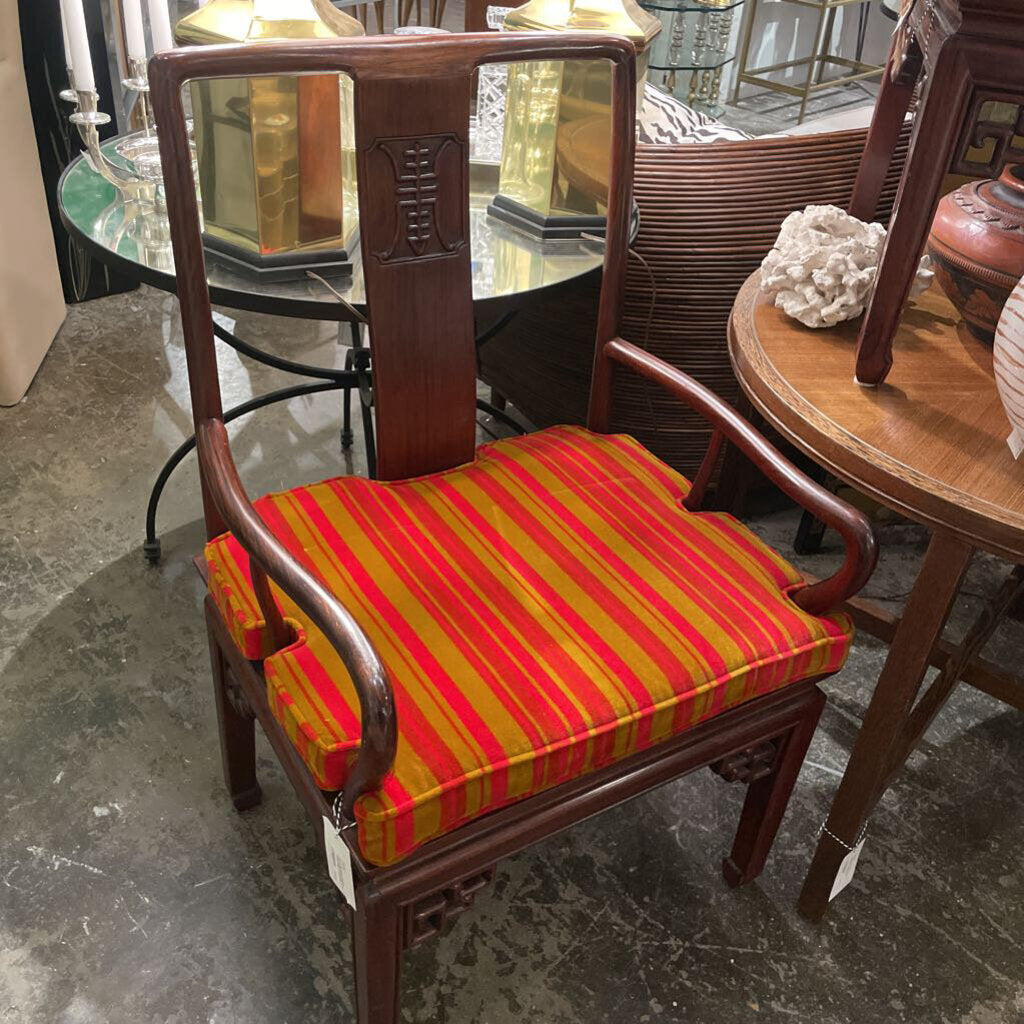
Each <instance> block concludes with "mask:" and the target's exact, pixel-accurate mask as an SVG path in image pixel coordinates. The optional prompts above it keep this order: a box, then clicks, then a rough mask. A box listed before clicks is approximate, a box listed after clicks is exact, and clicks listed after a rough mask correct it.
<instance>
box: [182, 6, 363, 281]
mask: <svg viewBox="0 0 1024 1024" xmlns="http://www.w3.org/2000/svg"><path fill="white" fill-rule="evenodd" d="M358 35H363V26H362V25H361V24H360V23H359V22H358V21H356V20H355V18H350V17H349V16H348V15H347V14H343V13H341V12H340V11H338V10H336V9H335V8H334V7H333V6H332V5H331V4H330V2H329V0H211V2H210V3H209V4H207V5H206V6H205V7H201V8H200V9H199V10H197V11H195V12H194V13H192V14H190V15H188V16H187V17H185V18H183V19H182V20H181V21H180V22H179V23H178V26H177V28H176V30H175V38H176V41H177V42H178V43H179V44H181V45H186V46H197V45H198V46H202V45H210V44H213V43H255V42H264V41H272V40H282V39H322V38H325V37H337V36H358ZM192 113H193V118H194V123H195V139H196V155H197V159H198V165H199V187H200V191H201V193H202V198H203V233H204V239H205V242H206V246H207V248H208V249H210V250H212V251H213V252H215V253H216V254H217V256H218V257H219V258H220V259H222V260H226V261H228V262H229V263H231V264H232V265H233V266H235V267H236V268H241V269H244V270H246V271H249V272H255V273H258V274H260V275H261V276H265V277H274V278H290V277H301V276H303V275H304V274H305V272H306V270H307V269H313V270H316V271H317V272H318V273H321V274H323V273H330V274H342V273H346V272H348V271H350V270H351V266H352V265H351V260H350V258H349V252H350V250H351V247H352V242H353V236H354V234H355V231H356V229H357V227H358V205H357V198H356V169H355V138H354V129H353V116H352V80H351V79H350V78H349V77H348V76H347V75H308V76H296V77H277V78H271V77H259V78H226V79H211V80H207V81H201V82H195V83H193V85H192ZM333 140H337V141H336V143H334V141H333Z"/></svg>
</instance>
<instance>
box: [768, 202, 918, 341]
mask: <svg viewBox="0 0 1024 1024" xmlns="http://www.w3.org/2000/svg"><path fill="white" fill-rule="evenodd" d="M885 233H886V232H885V228H883V227H882V226H881V224H865V223H864V221H862V220H858V219H857V218H856V217H851V216H850V215H849V214H848V213H846V212H845V211H844V210H841V209H839V207H838V206H808V207H807V208H806V209H804V210H798V211H797V212H795V213H791V214H790V215H789V216H788V217H787V218H786V219H785V220H784V221H783V222H782V229H781V231H780V232H779V237H778V238H777V239H776V242H775V247H774V248H773V249H772V251H771V252H770V253H768V255H767V256H766V257H765V258H764V262H763V263H762V264H761V286H762V287H763V288H764V289H765V291H767V292H769V293H770V294H772V295H774V296H775V305H776V306H778V307H779V308H780V309H781V310H783V311H784V312H785V313H787V314H788V315H789V316H791V317H793V318H794V319H796V320H799V321H800V323H802V324H804V325H805V326H807V327H832V326H833V325H835V324H837V323H840V322H841V321H843V320H852V319H853V318H854V317H858V316H860V315H861V313H863V312H864V309H865V307H866V306H867V304H868V300H869V299H870V298H871V290H872V289H873V288H874V285H875V275H876V274H877V272H878V261H879V259H880V258H881V255H882V245H883V243H884V242H885ZM930 267H931V260H929V259H928V257H927V256H925V257H924V258H923V259H922V260H921V265H920V267H919V268H918V271H917V278H916V280H915V282H914V287H913V289H912V292H911V294H913V295H917V294H919V293H920V292H923V291H924V290H925V289H926V288H927V287H928V286H929V285H930V284H931V282H932V278H933V277H934V273H933V271H932V270H931V269H930Z"/></svg>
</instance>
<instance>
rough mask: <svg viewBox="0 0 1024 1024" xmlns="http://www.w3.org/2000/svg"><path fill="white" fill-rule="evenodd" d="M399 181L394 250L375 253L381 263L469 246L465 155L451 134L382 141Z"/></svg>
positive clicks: (376, 148) (377, 149)
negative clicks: (466, 221)
mask: <svg viewBox="0 0 1024 1024" xmlns="http://www.w3.org/2000/svg"><path fill="white" fill-rule="evenodd" d="M374 153H383V154H384V155H385V156H386V157H387V158H388V162H389V164H390V173H391V175H392V176H393V179H394V188H393V202H394V218H393V219H394V225H393V229H392V230H393V234H392V238H391V242H390V245H389V246H388V247H387V248H385V249H376V250H374V256H376V258H377V259H378V260H380V262H381V263H394V262H397V261H399V260H414V259H426V258H429V257H433V256H448V255H450V254H451V253H454V252H457V251H458V250H459V249H461V248H462V246H464V245H465V244H466V224H465V201H464V199H463V198H462V197H463V195H464V192H465V182H464V180H463V179H464V175H465V151H464V146H463V144H462V142H460V141H459V139H458V138H457V137H456V136H455V135H454V134H452V133H451V132H447V133H444V134H438V135H422V136H406V137H403V138H392V139H378V140H377V141H376V142H375V143H374V145H373V147H372V149H371V155H372V154H374Z"/></svg>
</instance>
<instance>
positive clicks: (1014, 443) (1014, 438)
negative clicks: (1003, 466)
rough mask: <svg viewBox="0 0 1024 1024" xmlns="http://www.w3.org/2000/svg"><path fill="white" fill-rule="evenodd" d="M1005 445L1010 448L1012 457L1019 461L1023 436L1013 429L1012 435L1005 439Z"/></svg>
mask: <svg viewBox="0 0 1024 1024" xmlns="http://www.w3.org/2000/svg"><path fill="white" fill-rule="evenodd" d="M1006 443H1007V444H1008V445H1009V446H1010V451H1011V453H1012V454H1013V457H1014V458H1015V459H1019V458H1020V455H1021V452H1024V434H1021V432H1020V431H1019V430H1017V429H1016V427H1015V428H1014V430H1013V433H1011V434H1010V436H1009V437H1008V438H1007V439H1006Z"/></svg>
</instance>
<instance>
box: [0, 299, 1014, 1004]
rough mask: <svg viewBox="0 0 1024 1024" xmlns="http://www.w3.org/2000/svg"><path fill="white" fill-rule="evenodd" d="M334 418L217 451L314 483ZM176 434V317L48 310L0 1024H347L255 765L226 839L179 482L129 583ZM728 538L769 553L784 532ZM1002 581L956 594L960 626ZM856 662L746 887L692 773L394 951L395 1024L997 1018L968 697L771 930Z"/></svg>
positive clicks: (993, 713)
mask: <svg viewBox="0 0 1024 1024" xmlns="http://www.w3.org/2000/svg"><path fill="white" fill-rule="evenodd" d="M233 316H234V315H232V317H233ZM237 330H238V332H239V333H240V334H242V335H243V336H245V337H248V338H250V339H253V340H256V341H258V342H260V343H262V344H264V345H266V346H275V347H276V348H277V350H279V351H281V352H282V353H284V354H286V355H289V356H291V357H292V358H298V359H306V360H309V361H328V360H334V359H335V358H337V351H336V343H335V341H334V329H333V328H332V327H331V326H330V325H329V324H315V323H306V322H289V321H281V320H273V319H269V318H266V317H257V316H254V315H248V314H243V315H239V316H238V317H237ZM222 378H223V381H224V390H225V399H226V401H227V402H228V403H235V402H238V401H242V400H244V399H245V398H247V397H249V396H250V395H251V394H253V393H260V392H263V391H265V390H267V389H269V388H270V387H271V386H273V385H275V384H278V383H279V382H280V381H281V375H279V374H277V373H276V372H274V371H270V370H267V369H266V368H263V367H257V368H253V367H252V366H251V365H248V364H243V363H241V362H240V361H239V360H238V358H237V357H236V356H235V355H234V354H233V353H231V352H229V351H227V350H224V351H222ZM337 413H338V400H337V397H336V396H331V395H327V396H317V397H314V398H310V399H301V400H296V401H293V402H291V403H289V404H288V405H287V406H282V407H279V408H277V409H274V410H270V411H265V412H263V413H258V414H257V415H255V416H254V417H251V418H249V419H247V420H245V421H244V422H242V423H241V424H239V425H237V426H236V427H235V428H234V429H233V431H232V433H233V435H234V438H235V454H236V458H237V459H238V462H239V464H240V466H241V469H242V473H243V477H244V479H245V480H246V482H247V484H248V486H249V487H250V489H251V490H252V491H253V492H256V491H260V490H264V489H268V488H272V487H273V488H278V487H282V486H286V485H288V484H290V483H293V482H297V481H299V480H306V479H311V478H315V477H320V476H325V475H329V474H333V473H335V472H338V471H344V470H345V468H346V467H345V465H344V462H343V460H341V459H340V458H339V454H338V447H337V428H338V415H337ZM188 423H189V411H188V397H187V392H186V383H185V368H184V359H183V353H182V347H181V338H180V332H179V328H178V320H177V312H176V307H175V304H174V301H173V300H172V299H171V298H169V297H167V296H164V295H162V294H160V293H157V292H155V291H150V290H142V291H140V292H138V293H135V294H133V295H129V296H124V297H118V298H113V299H108V300H103V301H99V302H94V303H90V304H88V305H86V306H82V307H78V308H75V309H73V310H71V311H70V314H69V318H68V322H67V324H66V325H65V327H64V329H63V330H62V332H61V334H60V336H59V338H58V339H57V342H56V343H55V345H54V348H53V351H52V353H51V354H50V356H49V358H48V359H47V360H46V362H45V364H44V366H43V368H42V370H41V372H40V374H39V377H38V379H37V380H36V382H35V384H34V385H33V387H32V390H31V392H30V393H29V396H28V398H27V399H26V400H25V401H24V402H23V403H22V404H21V405H20V406H17V407H15V408H13V409H4V410H0V437H2V441H3V443H2V445H0V538H2V539H0V765H2V771H3V776H2V778H3V780H4V784H3V787H2V795H0V799H2V807H3V812H2V818H0V1021H2V1022H3V1024H15V1022H32V1024H37V1022H45V1024H93V1022H97V1024H99V1022H104V1024H122V1022H124V1024H128V1022H130V1024H149V1022H153V1024H157V1022H159V1024H172V1022H173V1024H192V1022H200V1021H203V1022H206V1021H208V1022H216V1024H235V1022H238V1024H242V1022H245V1024H299V1022H302V1024H317V1022H343V1021H349V1020H351V1019H352V1009H351V1006H352V1004H351V997H350V983H351V977H350V968H349V952H348V938H347V934H346V929H345V926H344V922H343V918H342V916H341V914H340V912H339V897H338V896H337V894H336V893H335V891H334V890H333V888H332V886H331V883H330V881H329V880H328V877H327V871H326V867H325V865H324V864H323V863H322V862H321V859H320V856H319V854H318V852H317V847H316V845H315V842H314V839H313V837H312V835H311V833H310V832H309V830H308V829H307V825H306V820H305V818H304V815H303V813H302V811H301V810H300V808H299V805H298V803H297V801H296V800H295V799H294V798H293V797H292V794H291V792H290V790H289V787H288V785H287V784H286V782H285V780H284V777H283V775H282V773H281V771H280V770H279V768H278V767H277V764H276V762H275V761H274V760H273V759H272V757H271V756H270V754H269V750H268V748H267V746H266V745H265V744H263V745H262V746H261V758H260V759H261V765H260V768H261V779H262V782H263V785H264V791H265V800H264V803H263V804H262V806H261V807H259V808H257V809H255V810H253V811H251V812H249V813H247V814H245V815H238V814H236V813H235V812H234V811H233V810H232V809H231V806H230V804H229V803H228V801H227V799H226V797H225V794H224V791H223V789H222V785H221V779H220V764H219V753H218V749H217V740H216V736H215V729H214V713H213V705H212V701H211V699H210V684H209V673H208V666H207V656H206V651H205V636H204V631H203V627H202V620H201V615H200V609H199V605H200V598H201V593H202V588H201V586H200V582H199V580H198V578H197V576H196V574H195V572H194V570H193V568H192V566H191V563H190V558H191V556H192V555H193V553H194V552H196V551H197V550H198V549H199V547H200V544H201V540H202V531H201V527H200V525H199V523H198V521H197V516H198V514H199V497H198V493H197V481H196V473H195V469H194V465H193V463H191V462H189V463H187V464H186V465H184V466H183V467H181V469H180V470H179V472H178V473H177V474H176V476H175V477H174V479H173V481H172V484H171V487H170V489H169V491H168V493H167V496H166V500H165V502H164V504H163V506H162V507H161V510H160V526H161V530H162V534H163V538H164V552H165V561H164V564H163V565H162V566H161V567H160V568H158V569H152V568H150V567H148V566H147V565H146V564H145V563H144V561H143V559H142V556H141V552H140V543H141V540H142V534H143V515H144V509H145V501H146V497H147V493H148V489H149V486H150V484H151V482H152V479H153V476H154V474H155V472H156V470H157V468H158V466H159V465H160V463H161V461H162V459H163V457H164V456H165V455H166V454H167V453H168V452H170V451H171V450H172V449H173V448H174V447H175V446H176V445H177V444H178V443H179V441H180V440H181V438H182V437H183V435H184V434H185V433H186V431H187V430H188ZM354 468H355V469H357V470H358V469H359V468H360V466H359V458H358V456H357V458H356V465H355V467H354ZM756 525H757V528H758V529H760V530H762V531H763V532H764V533H766V535H768V536H770V537H772V538H774V539H775V540H776V541H777V542H778V543H779V544H780V545H788V540H789V538H790V537H791V536H792V529H793V525H794V519H793V517H792V515H791V514H788V513H787V514H783V515H773V516H767V517H763V518H761V519H759V520H758V521H757V523H756ZM923 539H924V538H923V535H922V533H921V531H920V530H918V529H916V528H914V527H910V526H906V525H890V526H887V527H885V528H884V530H883V540H884V550H885V557H884V561H883V565H882V568H881V569H880V571H879V574H878V575H877V576H876V577H875V579H874V580H873V581H872V583H871V584H870V587H869V592H870V593H871V594H872V595H873V596H875V597H882V598H886V599H890V600H895V601H898V599H899V598H900V597H901V596H902V595H905V593H906V591H907V589H908V587H909V585H910V582H911V580H912V577H913V572H914V568H915V565H916V564H917V561H918V559H919V557H920V554H921V551H922V546H923ZM784 550H786V548H784ZM835 555H836V552H835V550H834V547H833V548H832V550H830V551H829V552H828V553H827V554H826V555H825V556H823V557H822V558H820V559H813V560H811V562H810V563H809V564H810V566H811V568H816V569H817V570H818V571H822V570H823V569H824V568H827V564H826V563H829V562H830V561H831V560H834V558H835ZM1003 571H1004V567H1002V566H1000V565H998V564H997V563H995V562H994V561H992V560H989V559H980V560H979V561H978V562H977V563H976V564H975V566H974V567H973V568H972V571H971V574H970V577H969V580H968V583H967V586H966V596H965V598H964V599H963V601H962V602H961V604H960V606H958V610H957V619H958V621H959V622H962V621H963V619H964V617H965V615H966V614H967V613H969V612H970V611H971V610H972V609H974V608H977V606H978V602H979V599H980V598H981V597H982V596H983V595H984V594H986V593H989V592H991V590H992V589H993V588H994V586H995V585H996V583H997V581H998V579H999V574H1000V573H1001V572H1003ZM1022 650H1024V629H1022V627H1021V626H1020V625H1019V624H1009V625H1007V626H1006V627H1005V628H1004V629H1003V630H1002V631H1001V632H1000V634H999V636H998V637H997V638H996V639H995V640H994V641H993V643H992V645H991V648H990V654H991V655H992V656H993V657H996V658H997V659H999V660H1000V661H1002V662H1003V663H1004V664H1007V665H1011V664H1016V665H1019V664H1020V662H1021V660H1022V659H1021V651H1022ZM883 656H884V651H883V649H882V648H881V647H880V646H879V645H878V644H877V643H875V642H873V641H871V640H867V639H865V640H859V641H858V643H857V646H856V649H855V652H854V655H853V657H852V660H851V663H850V665H849V668H848V669H847V670H846V671H845V672H843V673H842V675H840V676H839V677H838V678H836V679H834V680H832V681H831V682H830V683H829V684H828V686H827V689H828V691H829V694H830V698H831V699H830V702H829V706H828V709H827V710H826V712H825V715H824V718H823V721H822V725H821V728H820V729H819V731H818V734H817V737H816V739H815V742H814V745H813V748H812V750H811V753H810V756H809V759H808V761H807V764H806V765H805V768H804V771H803V773H802V775H801V777H800V782H799V785H798V788H797V792H796V795H795V798H794V800H793V803H792V806H791V808H790V811H789V813H788V815H787V817H786V820H785V822H784V825H783V828H782V832H781V834H780V836H779V839H778V843H777V845H776V848H775V852H774V854H773V856H772V858H771V860H770V861H769V865H768V869H767V870H766V872H765V874H764V875H763V877H762V878H761V879H760V880H759V881H758V882H757V883H755V884H754V885H752V886H750V887H748V888H746V889H745V890H743V891H738V892H733V891H730V890H728V889H726V887H725V886H724V884H723V883H722V881H721V879H720V876H719V869H718V863H719V860H720V858H721V856H722V854H723V853H724V852H725V851H726V849H727V848H728V846H729V843H730V840H731V832H732V828H733V826H734V823H735V820H736V815H737V811H738V807H739V801H740V798H741V795H742V794H741V791H740V789H739V788H738V787H728V786H725V785H724V784H723V783H722V782H721V781H720V780H718V779H716V778H715V777H713V776H712V775H711V773H710V772H702V773H699V774H698V775H697V776H695V777H692V778H690V779H686V780H683V781H681V782H679V783H675V784H672V785H669V786H666V787H664V788H663V789H661V790H659V791H657V792H655V793H653V794H651V795H649V796H647V797H645V798H642V799H639V800H636V801H634V802H633V803H630V804H628V805H627V806H624V807H621V808H619V809H617V810H615V811H613V812H610V813H608V814H606V815H604V816H603V817H601V818H599V819H597V820H594V821H591V822H589V823H587V824H584V825H582V826H580V827H578V828H576V829H574V830H573V831H571V832H569V833H568V834H566V835H563V836H560V837H557V838H555V839H552V840H550V841H548V842H546V843H544V844H543V845H541V846H540V847H538V848H535V849H533V850H532V851H530V852H527V853H524V854H522V855H520V856H518V857H515V858H512V859H511V860H509V861H507V862H505V863H503V864H502V865H501V866H500V868H499V874H498V881H497V883H496V885H495V886H493V888H492V889H491V891H490V892H487V893H485V894H484V895H482V896H481V897H480V899H478V901H477V906H476V907H475V909H474V910H473V912H472V913H470V914H468V915H466V916H465V917H463V918H462V920H461V921H459V922H458V923H457V925H456V926H455V928H454V930H452V931H451V932H450V933H449V934H448V935H447V936H445V937H444V938H443V939H442V940H441V941H440V942H438V943H436V944H428V945H426V946H423V947H421V948H419V949H417V950H415V951H413V952H411V953H410V954H408V956H407V959H406V965H407V966H406V971H405V977H404V1004H403V1005H404V1011H403V1012H404V1018H405V1020H407V1021H417V1022H428V1021H429V1022H445V1024H471V1022H472V1024H507V1022H513V1021H514V1022H523V1021H538V1022H545V1024H569V1022H576V1021H580V1022H582V1021H586V1022H588V1024H598V1022H609V1024H611V1022H614V1024H641V1022H648V1021H650V1022H661V1021H664V1022H675V1021H680V1022H682V1021H685V1022H688V1024H733V1022H741V1021H742V1022H749V1021H760V1020H764V1021H780V1022H781V1021H787V1022H788V1021H806V1022H812V1024H847V1022H852V1021H857V1022H865V1021H866V1022H875V1021H879V1022H882V1021H884V1022H914V1024H940V1022H942V1024H967V1022H971V1024H999V1022H1014V1021H1024V956H1022V936H1024V899H1022V888H1024V887H1022V857H1024V855H1022V850H1024V718H1022V717H1021V716H1020V715H1019V714H1017V713H1015V712H1012V711H1010V710H1009V709H1007V708H1005V707H1002V706H1000V705H998V704H996V703H995V702H993V701H991V700H989V699H988V698H985V697H983V696H981V695H979V694H976V693H973V692H960V693H958V694H957V695H956V697H955V699H954V700H953V702H952V704H951V706H950V707H949V708H948V709H947V711H946V712H945V713H944V714H943V715H942V717H941V719H940V720H939V722H938V723H937V724H936V725H935V727H934V728H933V729H932V730H931V732H930V733H929V735H928V737H927V740H926V742H925V743H924V744H923V746H922V747H921V748H920V750H919V751H918V752H917V753H916V754H915V755H914V756H913V758H912V760H911V762H910V764H909V766H908V767H907V769H906V770H905V771H904V772H903V773H902V775H901V776H900V777H899V779H898V781H897V783H896V785H895V786H894V788H893V789H892V790H891V792H890V793H889V794H888V795H887V796H886V797H885V799H884V800H883V801H882V804H881V806H880V808H879V810H878V813H877V814H876V815H875V818H874V821H873V824H872V828H871V832H870V835H869V838H868V842H867V846H866V848H865V851H864V854H863V857H862V859H861V867H860V869H859V871H858V873H857V876H856V878H855V879H854V881H853V883H852V885H851V886H850V888H849V889H848V890H847V891H846V892H845V893H844V894H843V895H842V896H841V897H840V898H839V900H837V902H836V903H835V904H834V905H833V907H832V912H831V914H830V916H829V918H828V920H827V921H826V922H825V923H824V924H823V925H822V926H820V927H812V926H810V925H808V924H806V923H805V922H803V921H802V920H801V919H800V918H799V917H798V916H797V914H796V910H795V901H796V897H797V893H798V891H799V887H800V883H801V880H802V877H803V872H804V871H805V869H806V867H807V864H808V861H809V858H810V855H811V849H812V846H813V843H814V837H815V831H816V829H817V827H818V825H819V824H820V822H821V821H822V819H823V817H824V815H825V813H826V810H827V808H828V804H829V800H830V798H831V795H832V793H833V791H834V789H835V786H836V783H837V781H838V774H839V771H840V770H841V769H842V767H843V765H844V764H845V761H846V758H847V754H848V752H849V749H850V745H851V743H852V740H853V737H854V735H855V733H856V730H857V727H858V725H859V722H860V719H861V717H862V715H863V712H864V708H865V704H866V700H867V698H868V695H869V692H870V685H871V682H872V681H873V680H874V679H875V678H876V676H877V673H878V670H879V667H880V665H881V662H882V658H883ZM261 742H262V741H261Z"/></svg>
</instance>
